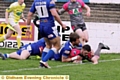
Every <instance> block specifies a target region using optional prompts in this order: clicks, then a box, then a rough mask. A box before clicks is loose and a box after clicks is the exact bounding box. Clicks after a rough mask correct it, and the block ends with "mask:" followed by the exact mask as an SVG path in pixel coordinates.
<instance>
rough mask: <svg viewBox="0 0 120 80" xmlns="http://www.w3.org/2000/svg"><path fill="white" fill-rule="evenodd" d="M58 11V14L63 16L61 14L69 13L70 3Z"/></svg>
mask: <svg viewBox="0 0 120 80" xmlns="http://www.w3.org/2000/svg"><path fill="white" fill-rule="evenodd" d="M57 11H58V14H59V15H61V14H63V13H64V12H66V11H68V3H65V4H64V5H63V7H62V8H61V9H59V10H57Z"/></svg>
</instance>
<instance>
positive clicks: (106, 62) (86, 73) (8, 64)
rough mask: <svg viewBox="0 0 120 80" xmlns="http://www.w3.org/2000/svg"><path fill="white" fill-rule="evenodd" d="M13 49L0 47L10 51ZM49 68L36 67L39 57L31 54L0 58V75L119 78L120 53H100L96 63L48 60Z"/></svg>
mask: <svg viewBox="0 0 120 80" xmlns="http://www.w3.org/2000/svg"><path fill="white" fill-rule="evenodd" d="M13 51H16V50H15V49H0V52H3V53H5V52H6V53H10V52H13ZM48 63H49V65H50V66H51V67H52V68H51V69H44V68H38V67H39V59H37V58H36V56H31V57H30V59H27V60H14V59H6V60H1V59H0V75H69V77H70V80H120V54H114V53H112V54H101V58H100V62H99V64H97V65H93V64H92V63H89V62H85V63H84V64H73V63H62V62H59V61H49V62H48Z"/></svg>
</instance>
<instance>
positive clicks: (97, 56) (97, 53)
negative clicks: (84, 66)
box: [91, 43, 110, 64]
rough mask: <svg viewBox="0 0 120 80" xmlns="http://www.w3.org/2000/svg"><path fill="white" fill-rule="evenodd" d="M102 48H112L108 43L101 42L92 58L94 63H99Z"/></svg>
mask: <svg viewBox="0 0 120 80" xmlns="http://www.w3.org/2000/svg"><path fill="white" fill-rule="evenodd" d="M101 49H107V50H110V48H109V47H108V46H107V45H104V44H103V43H99V45H98V48H97V50H96V51H95V53H94V56H93V58H92V59H91V60H92V62H93V64H98V60H99V58H100V51H101Z"/></svg>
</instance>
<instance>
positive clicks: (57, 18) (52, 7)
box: [49, 1, 66, 29]
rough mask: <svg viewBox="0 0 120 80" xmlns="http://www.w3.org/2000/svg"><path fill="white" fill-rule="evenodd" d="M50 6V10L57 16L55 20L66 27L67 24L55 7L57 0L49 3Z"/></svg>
mask: <svg viewBox="0 0 120 80" xmlns="http://www.w3.org/2000/svg"><path fill="white" fill-rule="evenodd" d="M49 8H50V12H51V14H52V16H53V17H54V18H55V20H56V21H57V22H58V23H59V24H60V25H61V26H62V28H64V29H65V28H66V25H64V24H63V23H62V21H61V19H60V16H59V15H58V13H57V10H56V8H55V2H54V1H51V2H50V5H49Z"/></svg>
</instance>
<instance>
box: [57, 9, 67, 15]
mask: <svg viewBox="0 0 120 80" xmlns="http://www.w3.org/2000/svg"><path fill="white" fill-rule="evenodd" d="M57 12H58V14H59V15H61V14H63V13H64V12H65V9H64V8H61V9H59V10H57Z"/></svg>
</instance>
